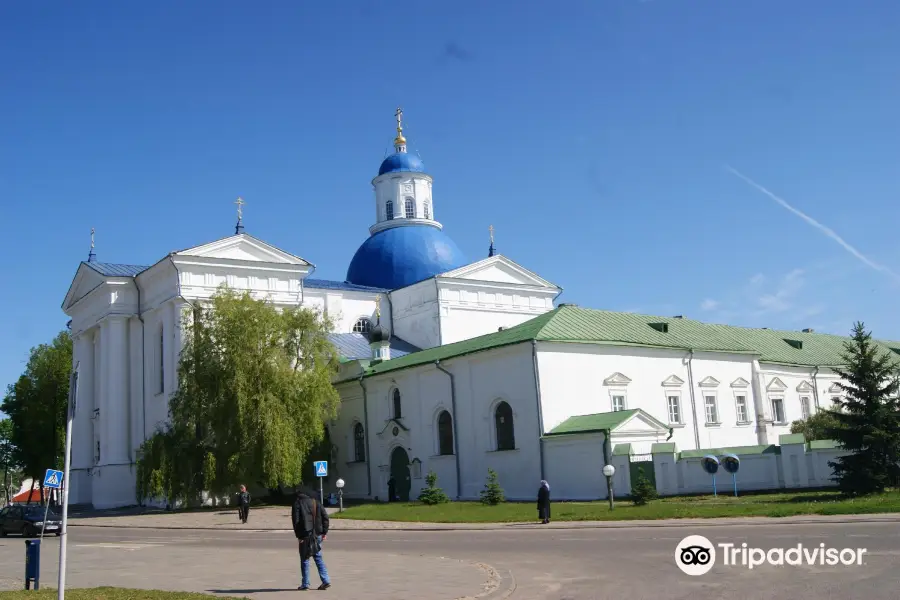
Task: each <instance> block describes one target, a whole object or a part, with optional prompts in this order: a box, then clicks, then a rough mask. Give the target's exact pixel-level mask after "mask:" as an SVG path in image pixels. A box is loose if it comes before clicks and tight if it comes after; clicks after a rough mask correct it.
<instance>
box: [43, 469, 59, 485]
mask: <svg viewBox="0 0 900 600" xmlns="http://www.w3.org/2000/svg"><path fill="white" fill-rule="evenodd" d="M62 480H63V472H62V471H57V470H55V469H47V474H46V475H44V487H45V488H50V489H51V490H58V489H59V488H61V487H62Z"/></svg>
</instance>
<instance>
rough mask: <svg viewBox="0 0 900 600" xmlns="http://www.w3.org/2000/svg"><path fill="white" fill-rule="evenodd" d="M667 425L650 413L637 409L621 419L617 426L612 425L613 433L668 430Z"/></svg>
mask: <svg viewBox="0 0 900 600" xmlns="http://www.w3.org/2000/svg"><path fill="white" fill-rule="evenodd" d="M668 430H669V426H668V425H666V424H665V423H663V422H662V421H660V420H659V419H657V418H656V417H654V416H652V415H651V414H650V413H647V412H644V411H643V410H642V409H638V410H637V412H635V413H634V415H632V416H631V417H629V418H628V419H626V420H625V421H622V422H621V423H620V424H619V425H618V426H617V427H614V428H613V430H612V432H613V433H628V434H639V433H660V432H663V431H668Z"/></svg>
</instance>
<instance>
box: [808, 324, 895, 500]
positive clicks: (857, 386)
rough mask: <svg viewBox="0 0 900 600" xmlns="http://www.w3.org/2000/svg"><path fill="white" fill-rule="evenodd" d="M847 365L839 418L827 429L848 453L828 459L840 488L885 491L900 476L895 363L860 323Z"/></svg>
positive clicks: (855, 491) (848, 345)
mask: <svg viewBox="0 0 900 600" xmlns="http://www.w3.org/2000/svg"><path fill="white" fill-rule="evenodd" d="M844 347H845V353H844V363H845V364H846V369H845V370H841V369H835V371H836V372H837V373H838V374H839V375H840V376H841V378H842V379H843V381H844V382H846V383H844V382H839V383H838V385H839V386H840V387H841V390H842V391H843V395H842V397H841V398H840V400H839V401H838V404H839V406H840V410H838V411H835V412H834V413H833V416H834V419H835V421H836V423H835V424H834V425H833V426H830V427H827V428H826V430H825V435H826V436H827V437H828V438H830V439H832V440H835V441H836V442H838V445H839V447H840V448H841V449H842V450H847V451H848V454H846V455H843V456H839V457H838V458H837V460H835V461H830V462H829V463H828V464H829V465H830V466H831V467H832V468H833V469H834V480H835V481H837V482H838V485H839V486H840V489H841V491H843V492H844V493H847V494H851V495H861V494H870V493H873V492H881V491H884V489H885V488H886V487H890V486H894V485H897V483H898V482H900V466H898V463H900V401H898V397H897V393H898V389H900V384H898V380H897V364H896V363H895V362H894V361H893V360H892V358H891V357H890V356H889V355H888V353H887V352H885V351H883V350H882V349H881V348H880V347H879V346H878V345H877V344H876V343H875V342H873V341H872V335H871V333H869V332H867V331H866V330H865V327H864V326H863V324H862V323H856V325H854V327H853V335H852V339H851V341H849V342H846V343H845V344H844Z"/></svg>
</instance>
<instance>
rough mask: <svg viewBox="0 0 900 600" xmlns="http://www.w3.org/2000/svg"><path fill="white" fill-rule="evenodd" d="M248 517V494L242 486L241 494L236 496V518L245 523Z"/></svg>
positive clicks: (245, 487)
mask: <svg viewBox="0 0 900 600" xmlns="http://www.w3.org/2000/svg"><path fill="white" fill-rule="evenodd" d="M248 516H250V492H248V491H247V486H245V485H242V486H241V493H240V494H238V518H239V519H240V520H241V522H243V523H246V522H247V517H248Z"/></svg>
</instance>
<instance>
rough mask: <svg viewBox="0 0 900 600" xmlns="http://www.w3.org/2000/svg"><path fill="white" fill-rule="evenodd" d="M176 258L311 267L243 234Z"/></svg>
mask: <svg viewBox="0 0 900 600" xmlns="http://www.w3.org/2000/svg"><path fill="white" fill-rule="evenodd" d="M175 255H176V256H180V257H184V256H196V257H200V258H218V259H225V260H239V261H248V262H265V263H276V264H285V265H304V266H305V265H309V264H310V263H309V262H308V261H306V260H305V259H303V258H300V257H299V256H294V255H293V254H290V253H288V252H285V251H284V250H281V249H279V248H276V247H275V246H273V245H271V244H268V243H266V242H264V241H262V240H260V239H257V238H255V237H253V236H252V235H247V234H246V233H241V234H239V235H233V236H230V237H227V238H222V239H221V240H216V241H214V242H210V243H208V244H203V245H202V246H194V247H193V248H188V249H186V250H181V251H179V252H176V253H175Z"/></svg>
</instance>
